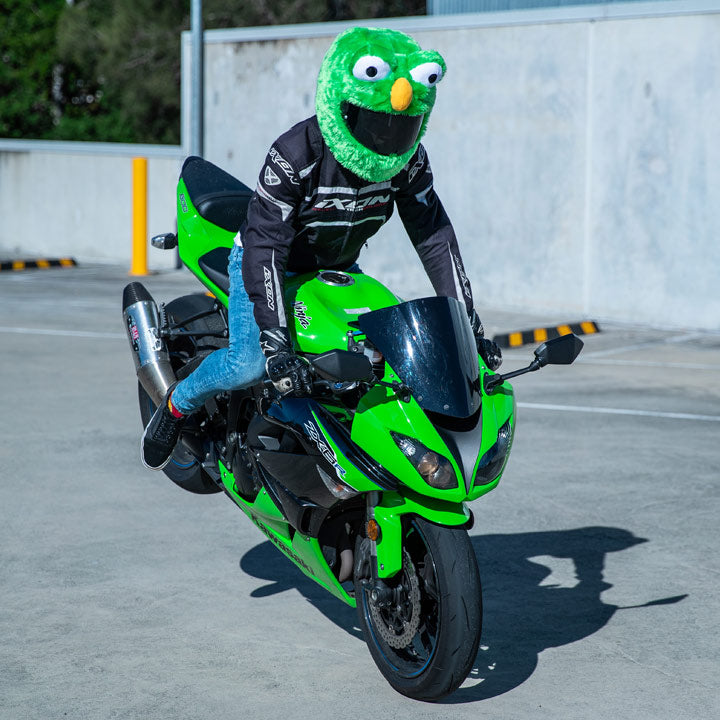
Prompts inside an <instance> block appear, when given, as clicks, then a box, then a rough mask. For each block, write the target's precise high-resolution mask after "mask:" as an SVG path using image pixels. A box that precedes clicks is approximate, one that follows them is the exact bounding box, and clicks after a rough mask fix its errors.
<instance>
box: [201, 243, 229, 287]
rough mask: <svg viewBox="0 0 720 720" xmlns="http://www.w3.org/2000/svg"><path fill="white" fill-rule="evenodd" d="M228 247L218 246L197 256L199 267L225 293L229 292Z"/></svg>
mask: <svg viewBox="0 0 720 720" xmlns="http://www.w3.org/2000/svg"><path fill="white" fill-rule="evenodd" d="M229 259H230V248H227V247H219V248H215V249H214V250H211V251H210V252H209V253H205V254H204V255H202V256H200V258H198V265H199V266H200V269H201V270H202V271H203V272H204V273H205V274H206V275H207V276H208V277H209V278H210V280H212V281H213V282H214V283H215V284H216V285H217V286H218V287H219V288H220V289H221V290H222V291H223V292H224V293H225V294H226V295H229V294H230V276H229V275H228V261H229Z"/></svg>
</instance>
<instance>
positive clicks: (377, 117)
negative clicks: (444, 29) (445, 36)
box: [315, 27, 445, 182]
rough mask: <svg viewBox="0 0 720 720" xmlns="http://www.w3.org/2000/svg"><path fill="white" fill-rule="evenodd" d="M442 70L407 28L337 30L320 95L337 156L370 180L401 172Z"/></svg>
mask: <svg viewBox="0 0 720 720" xmlns="http://www.w3.org/2000/svg"><path fill="white" fill-rule="evenodd" d="M444 73H445V61H444V60H443V59H442V57H441V56H440V54H439V53H437V52H435V51H434V50H421V49H420V46H419V45H418V44H417V43H416V42H415V41H414V40H413V39H412V38H411V37H410V36H409V35H406V34H405V33H401V32H398V31H396V30H383V29H378V28H361V27H356V28H350V29H349V30H346V31H345V32H343V33H341V34H340V35H338V37H337V38H336V39H335V42H334V43H333V44H332V46H331V47H330V49H329V50H328V52H327V54H326V55H325V58H324V59H323V62H322V66H321V67H320V75H319V77H318V86H317V95H316V99H315V110H316V113H317V118H318V123H319V124H320V131H321V132H322V134H323V137H324V138H325V142H326V143H327V144H328V147H329V148H330V151H331V152H332V154H333V155H334V156H335V159H336V160H337V161H338V162H339V163H340V164H341V165H342V166H343V167H346V168H347V169H348V170H350V171H351V172H353V173H355V174H356V175H359V176H360V177H361V178H364V179H365V180H370V181H371V182H381V181H383V180H389V179H390V178H391V177H393V176H394V175H397V173H398V172H400V170H402V168H403V167H404V166H405V164H406V163H407V162H408V160H409V159H410V158H411V157H412V156H413V153H414V152H415V150H417V147H418V145H419V144H420V138H421V137H422V136H423V133H424V132H425V128H426V127H427V122H428V117H429V115H430V111H431V110H432V107H433V105H434V104H435V93H436V90H435V86H436V85H437V84H438V83H439V82H440V80H441V79H442V76H443V74H444Z"/></svg>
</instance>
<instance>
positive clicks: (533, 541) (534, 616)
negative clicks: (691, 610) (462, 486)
mask: <svg viewBox="0 0 720 720" xmlns="http://www.w3.org/2000/svg"><path fill="white" fill-rule="evenodd" d="M644 542H647V540H646V539H645V538H640V537H636V536H635V535H633V533H631V532H630V531H628V530H623V529H620V528H613V527H585V528H577V529H573V530H556V531H548V532H529V533H518V534H513V535H482V536H479V537H473V538H472V543H473V548H474V550H475V554H476V556H477V559H478V566H479V568H480V576H481V579H482V585H483V633H482V639H481V641H480V650H479V652H478V655H477V658H476V659H475V663H474V665H473V668H472V670H471V671H470V674H469V675H468V679H467V680H466V682H465V683H464V684H463V686H461V688H460V689H459V690H457V691H456V692H455V693H454V694H453V695H451V696H449V697H448V698H446V699H445V700H444V701H441V702H444V703H447V704H458V703H466V702H477V701H478V700H485V699H489V698H492V697H497V696H498V695H502V694H504V693H506V692H508V691H510V690H512V689H514V688H516V687H518V686H519V685H521V684H522V683H523V682H525V680H527V679H528V678H529V677H530V676H531V675H532V673H533V672H534V670H535V668H536V667H537V664H538V657H539V655H540V653H541V652H542V651H543V650H545V649H547V648H552V647H558V646H560V645H566V644H568V643H572V642H575V641H576V640H580V639H582V638H585V637H588V636H589V635H592V634H593V633H595V632H597V631H598V630H600V629H601V628H602V627H604V626H605V625H606V624H607V623H608V622H609V620H610V618H612V616H613V615H614V614H615V612H616V611H617V610H621V609H631V607H627V608H622V607H619V606H617V605H612V604H609V603H605V602H603V600H602V598H601V593H602V592H603V591H604V590H608V589H609V588H611V587H613V586H612V585H611V584H610V583H608V582H606V581H605V578H604V575H603V571H604V567H605V556H606V555H607V554H608V553H611V552H620V551H622V550H627V549H628V548H631V547H633V546H635V545H638V544H640V543H644ZM626 591H627V589H626ZM686 597H687V595H678V596H674V597H668V598H662V599H659V600H652V601H650V602H646V603H643V604H641V605H634V606H632V608H643V607H648V606H651V605H666V604H672V603H676V602H680V601H681V600H683V599H684V598H686Z"/></svg>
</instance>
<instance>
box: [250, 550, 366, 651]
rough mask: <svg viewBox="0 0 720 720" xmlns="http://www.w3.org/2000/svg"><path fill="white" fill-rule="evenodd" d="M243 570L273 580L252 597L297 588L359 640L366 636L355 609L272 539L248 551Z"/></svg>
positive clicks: (327, 616)
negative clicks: (314, 577)
mask: <svg viewBox="0 0 720 720" xmlns="http://www.w3.org/2000/svg"><path fill="white" fill-rule="evenodd" d="M240 569H241V570H242V571H243V572H245V573H246V574H247V575H251V576H252V577H256V578H258V579H260V580H268V581H269V583H268V584H267V585H263V586H261V587H259V588H256V589H255V590H253V591H252V592H251V593H250V597H252V598H266V597H270V596H271V595H277V594H278V593H282V592H286V591H287V590H297V591H298V592H299V593H300V594H301V595H302V596H303V597H304V598H305V599H306V600H307V601H308V602H309V603H310V604H311V605H312V606H313V607H315V608H317V610H319V611H320V612H321V613H322V614H323V615H325V617H326V618H327V619H328V620H331V621H332V622H334V623H335V624H336V625H337V626H338V627H340V628H342V629H343V630H345V631H346V632H348V633H349V634H350V635H352V636H354V637H356V638H358V639H359V640H362V639H363V636H362V631H361V630H360V628H359V627H358V626H357V615H356V611H355V609H354V608H351V607H349V606H348V605H346V604H345V603H344V602H342V601H340V600H338V599H337V598H336V597H335V596H334V595H331V594H330V593H329V592H328V591H327V590H325V589H323V588H322V587H320V585H318V584H317V583H316V582H314V581H313V580H310V578H308V577H307V576H306V575H304V574H303V573H302V572H301V571H300V570H299V569H298V568H297V567H296V566H295V565H293V563H292V562H290V560H288V559H287V558H286V557H284V556H283V555H282V554H281V553H280V552H278V550H277V548H276V547H275V546H274V545H273V544H272V543H271V542H269V541H268V542H264V543H260V545H256V546H255V547H254V548H252V549H250V550H248V551H247V552H246V553H245V555H243V556H242V558H241V559H240Z"/></svg>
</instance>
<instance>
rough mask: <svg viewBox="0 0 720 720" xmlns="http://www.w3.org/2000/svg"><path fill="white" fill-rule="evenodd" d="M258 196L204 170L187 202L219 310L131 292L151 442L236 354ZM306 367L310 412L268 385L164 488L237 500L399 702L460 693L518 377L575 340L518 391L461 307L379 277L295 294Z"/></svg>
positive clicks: (248, 395) (196, 265)
mask: <svg viewBox="0 0 720 720" xmlns="http://www.w3.org/2000/svg"><path fill="white" fill-rule="evenodd" d="M251 195H252V192H251V191H250V190H249V189H248V188H247V187H245V186H244V185H243V184H242V183H240V182H239V181H238V180H236V179H234V178H233V177H231V176H230V175H228V174H227V173H225V172H224V171H223V170H220V169H219V168H217V167H215V166H214V165H212V164H211V163H209V162H207V161H205V160H202V159H200V158H197V157H191V158H188V159H187V160H186V162H185V164H184V166H183V170H182V174H181V176H180V180H179V184H178V235H177V237H176V236H175V235H173V234H168V235H163V236H158V237H156V238H153V244H154V245H155V246H157V247H164V248H172V247H176V246H177V247H178V248H179V253H180V258H181V259H182V261H183V262H184V263H185V265H186V266H187V267H188V268H189V269H190V270H191V271H192V272H193V273H194V274H195V275H196V276H197V277H198V279H199V280H200V281H201V282H202V283H203V284H204V285H205V286H206V288H208V289H209V290H210V291H211V293H212V296H210V295H209V294H202V293H199V294H196V295H187V296H184V297H180V298H177V299H175V300H172V301H171V302H169V303H167V305H164V306H161V307H160V308H158V307H157V305H156V304H155V302H154V301H153V299H152V298H151V297H150V295H149V293H148V292H147V290H146V289H145V288H144V287H143V285H141V284H140V283H137V282H133V283H131V284H129V285H128V286H127V287H126V288H125V292H124V295H123V313H124V319H125V324H126V327H127V331H128V337H129V340H130V343H131V345H132V348H133V355H134V359H135V364H136V368H137V373H138V379H139V388H138V390H139V398H140V412H141V415H142V420H143V423H144V424H147V422H148V421H149V419H150V417H151V416H152V413H153V411H154V409H155V407H156V404H157V403H158V402H160V400H161V398H162V397H163V396H164V394H165V392H166V390H167V388H168V387H169V386H170V384H171V383H172V382H174V381H175V380H176V379H177V378H183V377H186V376H187V375H188V374H189V373H190V372H192V371H193V369H194V368H196V367H197V365H198V364H199V363H200V362H201V361H202V359H203V358H204V357H205V356H206V355H207V354H208V353H210V352H212V351H213V350H214V349H216V348H218V347H221V346H223V345H225V344H227V327H228V325H227V310H226V305H227V299H228V287H229V280H228V276H227V261H228V255H229V252H230V248H231V247H232V244H233V238H234V236H235V233H236V231H237V229H238V227H239V226H240V224H241V222H242V220H243V218H244V215H245V212H246V209H247V203H248V201H249V199H250V196H251ZM285 293H286V303H287V307H288V308H293V309H294V324H293V323H291V325H290V332H291V334H292V337H293V342H294V344H295V348H296V350H297V351H298V352H299V353H301V354H303V355H304V356H305V357H306V358H307V359H308V361H309V362H310V363H311V365H312V367H313V369H314V372H315V374H316V377H317V380H316V382H315V383H314V394H313V396H312V397H310V398H291V397H280V396H279V395H278V393H277V392H276V391H275V388H274V386H273V385H272V383H271V382H270V381H269V380H265V381H264V382H260V383H259V384H258V385H257V386H255V387H252V388H248V389H246V390H239V391H234V392H225V393H221V394H220V395H217V396H216V397H214V398H212V399H210V400H208V401H207V402H206V404H205V407H204V410H202V411H200V412H197V413H195V415H193V416H192V417H191V418H190V419H189V420H188V422H187V423H186V425H185V427H184V430H183V433H182V437H181V441H180V442H179V443H178V446H177V448H176V449H175V452H174V454H173V456H172V460H171V462H170V463H169V464H168V465H167V466H166V467H165V470H164V472H165V473H166V475H168V476H169V477H170V479H171V480H173V481H174V482H175V483H177V484H178V485H179V486H180V487H182V488H184V489H185V490H189V491H191V492H196V493H211V492H219V491H223V492H225V494H226V495H228V497H230V498H231V499H232V500H233V501H234V502H235V503H236V504H237V505H238V507H240V509H241V510H243V512H245V514H246V515H247V516H248V517H249V518H250V519H251V520H252V522H253V523H255V524H256V525H257V527H258V528H259V529H260V530H261V531H262V532H263V533H264V534H265V535H266V536H267V537H268V538H269V539H270V541H271V542H272V543H273V544H274V545H275V546H276V547H277V548H278V549H279V550H280V551H281V552H282V553H284V554H285V555H286V556H287V557H288V558H289V559H290V560H292V561H293V562H294V563H295V564H296V565H297V566H298V567H299V568H300V569H301V570H302V571H303V572H304V573H305V574H306V575H308V576H309V577H311V578H312V579H313V580H315V581H316V582H317V583H319V584H320V585H322V586H323V587H324V588H325V589H326V590H328V591H329V592H330V593H332V594H333V595H335V596H336V597H338V598H339V599H340V600H342V601H344V602H346V603H348V604H349V605H351V606H356V607H357V612H358V618H359V622H360V626H361V628H362V631H363V634H364V636H365V640H366V641H367V644H368V647H369V648H370V653H371V654H372V656H373V659H374V660H375V663H376V664H377V666H378V668H379V669H380V671H381V672H382V673H383V675H384V676H385V677H386V678H387V680H388V682H389V683H390V684H391V685H392V686H393V687H394V688H395V689H396V690H398V691H399V692H401V693H403V694H404V695H408V696H410V697H413V698H418V699H422V700H436V699H438V698H441V697H443V696H444V695H447V694H448V693H450V692H452V691H453V690H455V689H456V688H457V687H458V686H459V685H460V684H461V683H462V682H463V680H464V679H465V677H466V676H467V674H468V672H469V671H470V669H471V667H472V664H473V661H474V660H475V656H476V654H477V650H478V643H479V641H480V624H481V622H480V621H481V614H482V605H481V590H480V577H479V575H478V569H477V564H476V560H475V555H474V553H473V549H472V546H471V544H470V539H469V537H468V530H469V529H470V528H471V527H472V523H473V516H472V513H471V512H470V510H469V509H468V507H467V504H466V503H467V501H469V500H475V499H476V498H478V497H480V496H481V495H484V494H485V493H487V492H489V491H490V490H492V489H493V488H494V487H495V486H496V485H497V484H498V481H499V480H500V476H501V475H502V472H503V470H504V468H505V464H506V462H507V459H508V455H509V453H510V448H511V447H512V441H513V434H514V431H515V401H514V397H513V390H512V387H511V386H510V384H509V383H507V382H506V381H505V379H506V378H508V377H514V376H515V375H519V374H522V373H524V372H530V371H532V370H537V369H538V368H540V367H542V366H543V365H545V364H546V363H548V362H552V363H569V362H572V361H573V360H574V359H575V357H576V356H577V354H578V353H579V352H580V348H581V347H582V343H581V341H580V340H579V339H578V338H576V337H575V336H574V335H568V336H565V337H562V338H558V339H557V340H554V341H550V342H548V343H545V344H544V345H541V346H540V347H539V348H538V349H537V350H536V351H535V359H534V360H533V362H532V363H531V365H529V366H528V367H526V368H523V369H522V370H518V371H515V372H514V373H508V374H507V375H505V376H502V375H498V374H495V373H492V372H490V371H489V370H488V369H487V368H486V367H485V365H484V364H483V362H482V360H481V359H480V360H479V359H478V355H477V352H476V350H475V341H474V337H473V334H472V330H471V328H470V324H469V321H468V318H467V315H466V312H465V309H464V307H463V306H462V305H461V304H460V303H459V302H458V301H457V300H455V299H454V298H446V297H431V298H423V299H420V300H410V301H408V302H402V301H401V300H400V299H399V298H398V297H396V296H395V295H394V294H393V293H392V292H391V291H390V290H388V289H387V288H386V287H384V286H383V285H382V284H381V283H379V282H378V281H377V280H374V279H373V278H371V277H369V276H367V275H364V274H355V273H347V272H338V271H330V270H325V271H320V272H316V273H308V274H305V275H299V276H297V277H292V278H289V279H288V280H287V281H286V290H285Z"/></svg>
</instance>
